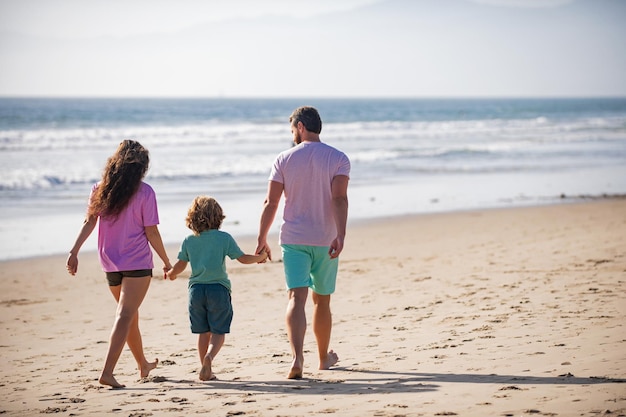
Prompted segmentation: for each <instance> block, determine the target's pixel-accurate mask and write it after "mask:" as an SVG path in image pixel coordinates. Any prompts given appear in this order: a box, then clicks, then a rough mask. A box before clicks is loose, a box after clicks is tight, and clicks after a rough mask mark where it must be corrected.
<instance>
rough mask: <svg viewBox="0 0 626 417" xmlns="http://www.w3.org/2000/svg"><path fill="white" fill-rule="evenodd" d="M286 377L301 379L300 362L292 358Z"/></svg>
mask: <svg viewBox="0 0 626 417" xmlns="http://www.w3.org/2000/svg"><path fill="white" fill-rule="evenodd" d="M287 379H302V364H301V363H296V360H295V359H294V360H293V363H292V364H291V369H290V370H289V373H288V374H287Z"/></svg>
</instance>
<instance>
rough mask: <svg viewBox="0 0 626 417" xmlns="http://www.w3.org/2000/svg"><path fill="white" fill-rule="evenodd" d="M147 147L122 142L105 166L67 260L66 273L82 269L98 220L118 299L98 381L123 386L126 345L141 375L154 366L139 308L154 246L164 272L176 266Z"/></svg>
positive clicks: (100, 244)
mask: <svg viewBox="0 0 626 417" xmlns="http://www.w3.org/2000/svg"><path fill="white" fill-rule="evenodd" d="M149 162H150V157H149V153H148V150H147V149H145V148H144V147H143V146H141V144H139V142H136V141H133V140H124V141H123V142H122V143H120V145H119V147H118V148H117V151H116V152H115V153H114V154H113V156H111V157H110V158H109V159H108V161H107V164H106V166H105V168H104V173H103V174H102V180H101V181H100V182H98V183H97V184H95V185H94V186H93V188H92V190H91V195H90V196H89V206H88V210H87V217H86V219H85V222H84V224H83V227H82V229H81V230H80V232H79V234H78V237H77V238H76V243H74V246H73V247H72V250H70V254H69V257H68V258H67V264H66V267H67V271H68V272H69V273H70V274H71V275H75V274H76V271H77V270H78V252H79V250H80V248H81V246H82V245H83V243H84V242H85V240H87V238H88V237H89V235H91V232H93V230H94V228H95V227H96V223H98V219H99V220H100V226H99V229H98V254H99V257H100V263H101V265H102V269H103V270H104V272H105V273H106V277H107V280H108V282H109V289H110V290H111V293H112V294H113V297H114V298H115V301H117V311H116V313H115V322H114V324H113V329H112V330H111V338H110V340H109V349H108V352H107V356H106V360H105V362H104V368H103V370H102V374H101V375H100V378H99V381H100V383H101V384H102V385H109V386H111V387H113V388H122V387H124V385H122V384H120V383H119V382H117V380H116V379H115V377H114V376H113V370H114V369H115V365H116V364H117V361H118V359H119V357H120V355H121V353H122V350H123V349H124V344H125V343H128V347H129V348H130V350H131V352H132V354H133V356H134V357H135V360H136V361H137V366H138V368H139V373H140V376H141V377H142V378H145V377H147V376H148V374H149V373H150V371H151V370H152V369H154V368H156V366H157V363H158V359H157V360H155V361H154V362H148V361H147V360H146V357H145V356H144V353H143V345H142V341H141V333H140V332H139V306H140V305H141V302H142V301H143V299H144V297H145V295H146V293H147V292H148V287H149V286H150V280H151V277H152V268H153V267H154V264H153V261H152V250H151V249H150V246H152V248H154V250H155V252H156V253H157V255H158V256H159V257H160V258H161V260H162V261H163V264H164V266H163V271H164V272H165V271H168V270H169V269H171V268H172V266H171V264H170V261H169V259H168V257H167V253H166V252H165V248H164V246H163V241H162V239H161V235H160V233H159V229H158V227H157V225H158V224H159V215H158V210H157V204H156V196H155V194H154V191H153V190H152V187H150V186H149V185H148V184H146V183H145V182H143V178H144V176H145V174H146V172H147V170H148V166H149Z"/></svg>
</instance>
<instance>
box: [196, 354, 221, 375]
mask: <svg viewBox="0 0 626 417" xmlns="http://www.w3.org/2000/svg"><path fill="white" fill-rule="evenodd" d="M215 379H217V377H216V376H215V374H214V373H213V371H212V370H211V357H210V356H209V355H206V356H205V357H204V360H203V361H202V369H200V381H213V380H215Z"/></svg>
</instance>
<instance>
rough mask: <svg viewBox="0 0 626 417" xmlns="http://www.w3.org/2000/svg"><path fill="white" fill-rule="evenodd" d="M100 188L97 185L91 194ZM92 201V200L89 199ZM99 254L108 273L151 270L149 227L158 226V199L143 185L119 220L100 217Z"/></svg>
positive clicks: (152, 264) (151, 190)
mask: <svg viewBox="0 0 626 417" xmlns="http://www.w3.org/2000/svg"><path fill="white" fill-rule="evenodd" d="M97 187H98V184H96V185H94V186H93V188H92V190H91V194H92V195H93V193H94V191H95V190H96V188H97ZM90 199H91V196H90ZM99 223H100V224H99V229H98V254H99V255H100V263H101V265H102V269H103V270H104V271H105V272H117V271H135V270H139V269H152V268H153V267H154V263H153V261H152V249H151V248H150V244H149V243H148V238H147V237H146V232H145V230H144V228H145V227H146V226H154V225H157V224H159V213H158V210H157V203H156V195H155V193H154V190H153V189H152V187H150V186H149V185H148V184H146V183H144V182H142V183H141V185H140V186H139V190H137V192H136V193H135V195H134V196H133V197H132V198H131V200H130V202H129V203H128V206H126V208H125V209H124V210H123V211H122V212H121V213H120V214H119V215H118V216H117V218H115V217H110V216H100V222H99Z"/></svg>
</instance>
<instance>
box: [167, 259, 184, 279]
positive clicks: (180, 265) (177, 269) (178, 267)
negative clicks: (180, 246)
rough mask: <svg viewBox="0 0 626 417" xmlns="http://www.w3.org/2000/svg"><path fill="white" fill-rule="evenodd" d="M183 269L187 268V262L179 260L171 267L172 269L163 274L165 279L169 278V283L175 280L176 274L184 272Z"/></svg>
mask: <svg viewBox="0 0 626 417" xmlns="http://www.w3.org/2000/svg"><path fill="white" fill-rule="evenodd" d="M185 268H187V262H186V261H181V260H180V259H179V260H178V261H177V262H176V263H175V264H174V266H173V267H172V269H170V270H169V271H167V273H166V274H165V278H169V279H170V280H171V281H174V280H175V279H176V278H178V274H180V273H181V272H183V271H184V270H185Z"/></svg>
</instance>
